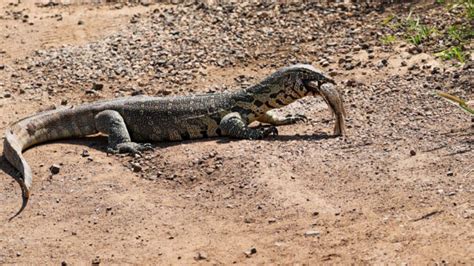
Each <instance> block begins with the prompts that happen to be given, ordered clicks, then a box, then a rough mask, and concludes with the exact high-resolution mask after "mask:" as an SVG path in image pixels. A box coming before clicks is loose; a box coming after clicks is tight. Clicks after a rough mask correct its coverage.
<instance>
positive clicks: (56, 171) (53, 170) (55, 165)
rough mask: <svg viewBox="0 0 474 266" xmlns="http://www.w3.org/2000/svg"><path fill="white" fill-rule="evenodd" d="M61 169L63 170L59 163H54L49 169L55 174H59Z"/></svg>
mask: <svg viewBox="0 0 474 266" xmlns="http://www.w3.org/2000/svg"><path fill="white" fill-rule="evenodd" d="M59 170H61V166H59V165H57V164H53V165H51V166H50V167H49V171H50V172H51V174H53V175H56V174H59Z"/></svg>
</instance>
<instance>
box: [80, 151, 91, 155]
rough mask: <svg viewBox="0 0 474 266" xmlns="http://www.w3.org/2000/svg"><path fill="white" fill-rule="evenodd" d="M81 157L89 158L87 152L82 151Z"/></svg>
mask: <svg viewBox="0 0 474 266" xmlns="http://www.w3.org/2000/svg"><path fill="white" fill-rule="evenodd" d="M81 156H82V157H89V156H90V154H89V151H88V150H82V153H81Z"/></svg>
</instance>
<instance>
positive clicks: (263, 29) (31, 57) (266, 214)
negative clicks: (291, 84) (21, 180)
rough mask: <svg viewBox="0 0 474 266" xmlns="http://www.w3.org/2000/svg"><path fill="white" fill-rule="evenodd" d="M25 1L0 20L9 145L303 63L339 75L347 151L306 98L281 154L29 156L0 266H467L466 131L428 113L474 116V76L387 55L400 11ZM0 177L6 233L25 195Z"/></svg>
mask: <svg viewBox="0 0 474 266" xmlns="http://www.w3.org/2000/svg"><path fill="white" fill-rule="evenodd" d="M25 2H26V3H22V4H20V5H19V6H13V5H8V4H7V3H4V2H2V4H0V16H2V18H0V27H1V29H2V30H1V33H0V66H3V68H2V67H0V114H1V115H0V131H1V132H3V131H4V129H5V128H6V127H7V125H8V124H9V123H11V122H13V121H16V120H18V119H20V118H22V117H24V116H27V115H28V114H31V113H34V112H36V111H37V110H39V109H47V108H49V107H50V106H60V105H61V104H63V105H77V104H80V103H82V102H90V101H93V100H96V99H102V98H111V97H115V96H123V95H135V94H141V93H146V94H150V95H175V94H189V93H212V92H216V91H224V90H234V89H238V88H240V87H246V86H248V85H250V84H252V83H254V82H256V81H258V80H260V79H261V78H263V77H264V76H265V75H267V74H269V73H271V72H272V71H273V70H274V69H276V68H278V67H280V66H284V65H289V64H293V63H297V62H300V63H311V64H313V65H314V66H318V67H321V68H324V69H325V70H326V71H327V72H329V73H331V74H332V75H334V77H335V79H336V80H337V82H338V86H339V88H340V90H341V92H343V94H344V99H345V103H346V108H347V112H348V119H347V126H348V134H349V135H348V137H347V138H331V137H330V135H329V134H330V133H331V132H332V127H333V123H334V119H333V118H332V117H331V114H330V112H329V110H328V109H327V108H326V106H325V104H324V102H323V101H322V100H320V99H305V100H303V101H299V102H297V103H295V104H292V105H291V106H289V107H288V108H286V109H284V110H282V111H281V112H283V113H301V114H305V115H306V116H308V117H309V121H308V122H307V123H300V124H296V125H291V126H284V127H281V128H280V129H279V131H280V136H278V137H276V138H274V139H268V140H261V141H248V140H241V141H235V140H229V139H209V140H200V141H186V142H182V143H159V144H157V147H156V149H155V150H154V151H152V152H148V153H146V154H145V155H144V157H143V158H130V157H121V156H106V154H105V147H106V139H105V138H88V139H81V140H66V141H62V142H54V143H48V144H45V145H41V146H38V147H34V148H32V149H30V150H28V151H26V152H25V154H24V155H25V157H26V160H27V161H28V162H29V163H30V165H31V167H32V169H33V175H34V176H35V184H34V187H33V193H32V198H31V203H30V205H29V206H28V208H27V209H26V211H25V212H24V213H23V214H22V216H21V217H19V218H18V219H16V220H13V221H12V222H9V223H8V222H4V223H2V225H1V226H0V263H4V264H8V263H61V262H66V263H68V264H71V263H72V264H74V263H90V262H92V261H100V262H102V263H134V264H139V263H145V262H148V263H150V262H153V261H157V262H161V263H168V264H190V263H206V264H207V263H209V264H210V263H220V264H230V263H234V262H235V263H240V264H257V263H294V262H299V263H315V262H319V263H321V262H329V263H349V262H356V263H380V262H393V263H412V264H421V263H443V264H444V263H467V264H472V263H473V262H474V258H473V257H472V254H473V252H472V239H473V233H472V232H474V230H473V222H472V221H473V220H472V219H473V214H474V209H473V200H474V198H473V189H474V188H473V182H472V181H473V178H474V172H473V168H472V166H473V165H474V160H473V147H474V143H473V136H474V127H473V126H472V120H471V117H469V116H468V115H467V114H466V113H463V112H462V111H461V110H459V109H457V108H456V107H455V106H453V105H451V104H449V103H447V102H446V101H443V100H440V99H438V98H436V97H434V96H433V90H434V89H436V88H443V89H445V90H447V91H448V92H450V93H453V94H456V95H459V96H461V97H463V98H466V99H474V92H473V88H474V86H473V84H472V82H473V81H472V78H470V77H472V76H473V73H472V72H473V69H472V61H471V60H468V61H467V62H466V64H464V65H463V66H461V67H453V66H452V64H451V62H443V61H440V60H437V59H436V58H434V57H433V55H432V52H431V50H430V49H432V47H433V46H432V45H433V44H426V45H425V46H424V48H423V49H425V50H424V51H417V50H416V49H415V50H414V48H413V47H411V45H407V44H406V43H404V42H403V41H397V42H396V43H394V44H393V45H390V46H387V45H382V44H381V43H380V40H379V37H380V34H381V33H380V32H381V28H380V27H381V26H380V23H379V21H382V20H383V19H384V18H386V17H387V16H388V15H389V14H391V13H395V14H400V16H403V15H408V12H409V11H408V8H406V7H403V6H400V5H394V6H390V7H387V8H386V9H385V11H384V12H381V11H380V10H378V9H377V8H370V7H369V8H366V7H355V6H353V7H351V6H349V7H347V8H342V7H334V6H333V7H330V8H328V7H324V8H323V7H320V6H317V5H311V4H309V5H293V6H288V7H275V6H250V5H249V6H245V5H239V6H234V7H209V8H207V7H205V6H196V5H188V6H179V5H177V6H176V5H159V4H156V5H151V6H148V7H145V6H141V5H130V6H127V5H123V6H116V5H99V6H95V5H92V6H91V5H75V6H68V7H65V6H55V7H49V8H39V7H36V6H34V5H32V4H31V3H30V2H29V1H25ZM412 8H413V10H414V11H413V14H417V15H420V16H421V15H422V14H426V16H427V17H430V18H431V19H433V20H435V19H438V18H441V19H440V20H443V19H444V20H443V21H444V22H443V23H448V22H450V21H451V20H452V19H454V18H452V17H447V18H444V17H442V16H443V15H442V14H444V13H443V12H445V11H444V9H443V8H442V7H439V6H436V5H428V4H416V5H412ZM20 10H23V11H22V12H21V18H20V17H18V18H17V19H15V16H19V15H14V13H13V11H16V12H19V11H20ZM17 14H20V13H17ZM24 15H28V17H27V18H26V22H23V21H22V20H24V19H23V18H24ZM59 16H61V17H62V19H60V20H58V18H59ZM425 19H426V18H425ZM79 20H80V21H82V24H80V23H79ZM30 22H32V23H33V25H30ZM439 23H441V22H439ZM79 24H80V25H79ZM379 33H380V34H379ZM7 36H8V37H7ZM218 40H219V41H218ZM216 42H218V43H219V45H216ZM470 45H472V44H470ZM414 51H415V52H414ZM94 83H99V84H102V85H104V86H103V88H102V89H100V90H95V89H91V88H92V87H93V86H92V85H93V84H94ZM84 150H87V153H88V155H87V156H84V155H83V154H84ZM1 152H2V148H0V153H1ZM87 153H86V154H87ZM53 164H58V165H60V167H61V169H60V172H59V174H57V175H52V174H51V173H50V171H49V167H50V166H51V165H53ZM133 165H135V166H136V165H139V166H140V170H135V171H133ZM0 169H1V170H3V171H0V190H1V191H0V202H1V203H2V208H1V209H0V218H2V219H4V220H6V219H7V218H8V217H9V216H10V215H11V214H12V213H13V212H14V211H15V210H17V208H18V205H19V203H20V202H19V201H20V190H19V188H18V185H17V183H16V182H15V181H14V180H13V179H12V177H11V176H10V175H8V174H7V173H10V172H12V168H11V167H10V166H9V165H8V164H7V163H6V161H5V160H4V159H3V158H0ZM305 233H306V234H310V235H311V236H307V235H305ZM251 248H255V249H256V253H255V254H251V255H246V254H245V252H246V251H249V250H250V249H251ZM198 254H201V255H200V256H199V255H198Z"/></svg>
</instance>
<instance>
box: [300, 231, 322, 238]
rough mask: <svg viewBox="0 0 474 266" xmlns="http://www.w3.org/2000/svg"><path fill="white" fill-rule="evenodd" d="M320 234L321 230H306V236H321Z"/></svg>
mask: <svg viewBox="0 0 474 266" xmlns="http://www.w3.org/2000/svg"><path fill="white" fill-rule="evenodd" d="M320 234H321V232H319V231H312V230H310V231H306V232H305V233H304V236H306V237H310V236H319V235H320Z"/></svg>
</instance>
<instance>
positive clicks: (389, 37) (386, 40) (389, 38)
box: [380, 34, 397, 45]
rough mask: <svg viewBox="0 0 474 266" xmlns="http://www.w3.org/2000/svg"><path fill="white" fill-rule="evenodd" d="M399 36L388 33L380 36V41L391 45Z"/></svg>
mask: <svg viewBox="0 0 474 266" xmlns="http://www.w3.org/2000/svg"><path fill="white" fill-rule="evenodd" d="M396 40H397V38H396V37H395V36H394V35H391V34H388V35H385V36H383V37H381V38H380V42H382V44H383V45H391V44H393V43H394V42H395V41H396Z"/></svg>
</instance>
